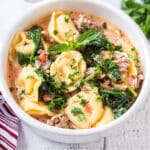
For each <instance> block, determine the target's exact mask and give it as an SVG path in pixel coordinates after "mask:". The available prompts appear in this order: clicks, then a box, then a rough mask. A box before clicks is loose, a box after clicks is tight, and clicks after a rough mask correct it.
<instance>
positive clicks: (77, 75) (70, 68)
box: [50, 51, 86, 92]
mask: <svg viewBox="0 0 150 150" xmlns="http://www.w3.org/2000/svg"><path fill="white" fill-rule="evenodd" d="M85 71H86V63H85V61H84V60H83V58H82V55H81V54H80V53H79V52H77V51H69V52H63V53H61V54H60V55H59V56H58V57H57V59H56V60H55V62H53V63H52V65H51V68H50V73H51V75H54V79H55V81H57V82H65V84H66V86H67V88H68V92H70V91H73V90H75V89H76V86H75V85H76V84H77V83H78V82H79V81H80V80H81V79H82V78H83V77H84V75H85Z"/></svg>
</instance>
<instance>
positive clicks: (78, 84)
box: [7, 10, 144, 129]
mask: <svg viewBox="0 0 150 150" xmlns="http://www.w3.org/2000/svg"><path fill="white" fill-rule="evenodd" d="M7 66H8V67H7V75H8V86H9V88H10V91H11V93H12V95H13V97H14V98H15V99H16V101H17V103H18V105H19V106H20V107H21V108H22V109H23V110H24V111H25V112H26V113H28V114H29V115H31V116H32V117H34V118H35V119H37V120H39V121H41V122H43V123H45V124H47V125H51V126H55V127H60V128H68V129H88V128H94V127H100V126H104V125H106V124H108V123H110V122H112V121H113V120H115V119H117V118H118V117H120V116H121V115H123V114H124V113H125V112H126V111H127V110H128V109H129V108H130V107H131V106H132V104H133V103H134V102H135V100H136V97H137V96H138V94H139V92H140V88H141V85H142V81H143V79H144V76H143V72H142V66H141V63H140V60H139V57H138V53H137V50H136V48H135V47H134V46H133V45H132V43H131V42H130V40H129V38H128V37H127V36H126V35H125V33H124V32H123V31H122V30H121V29H119V28H118V27H117V26H116V25H114V24H113V23H111V22H110V21H108V20H106V19H104V18H102V17H98V16H95V15H91V14H88V13H83V12H67V11H61V10H59V11H54V12H52V13H50V15H48V16H45V17H43V18H41V19H39V20H37V21H36V22H35V23H34V25H32V26H31V25H30V26H28V27H27V28H25V29H23V30H21V31H17V32H16V34H15V35H14V37H13V39H12V42H11V45H10V49H9V54H8V65H7Z"/></svg>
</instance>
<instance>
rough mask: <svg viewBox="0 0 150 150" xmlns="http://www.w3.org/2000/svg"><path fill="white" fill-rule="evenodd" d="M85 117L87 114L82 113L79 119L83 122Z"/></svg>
mask: <svg viewBox="0 0 150 150" xmlns="http://www.w3.org/2000/svg"><path fill="white" fill-rule="evenodd" d="M84 119H85V115H84V114H80V115H79V117H78V121H79V122H82V121H83V120H84Z"/></svg>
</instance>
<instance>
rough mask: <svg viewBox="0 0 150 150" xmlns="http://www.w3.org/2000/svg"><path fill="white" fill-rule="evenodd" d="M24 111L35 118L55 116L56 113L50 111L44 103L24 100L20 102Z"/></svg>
mask: <svg viewBox="0 0 150 150" xmlns="http://www.w3.org/2000/svg"><path fill="white" fill-rule="evenodd" d="M20 106H21V107H22V109H23V110H24V111H25V112H27V113H28V114H30V115H31V116H34V117H40V116H53V115H54V114H55V113H54V112H51V111H50V110H49V109H48V105H45V103H43V102H33V101H28V100H26V99H23V100H21V101H20Z"/></svg>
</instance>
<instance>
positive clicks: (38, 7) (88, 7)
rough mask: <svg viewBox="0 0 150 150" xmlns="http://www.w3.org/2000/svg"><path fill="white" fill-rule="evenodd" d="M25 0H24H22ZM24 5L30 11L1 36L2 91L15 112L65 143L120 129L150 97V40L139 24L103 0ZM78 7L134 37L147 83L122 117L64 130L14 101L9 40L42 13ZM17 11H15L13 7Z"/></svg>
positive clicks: (26, 121)
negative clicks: (9, 83)
mask: <svg viewBox="0 0 150 150" xmlns="http://www.w3.org/2000/svg"><path fill="white" fill-rule="evenodd" d="M20 1H22V0H20ZM18 2H19V0H18ZM22 5H24V6H27V7H30V9H28V11H24V13H22V14H21V17H20V18H21V19H18V20H17V21H15V24H14V26H13V27H11V29H9V30H8V31H7V33H8V34H7V36H6V37H5V38H4V39H1V40H2V42H1V44H2V45H0V46H1V54H0V77H1V78H0V90H1V91H2V93H3V96H4V97H5V99H6V101H7V102H8V104H9V105H10V106H11V108H12V109H13V110H14V112H15V113H16V115H17V116H18V117H19V118H20V119H21V120H22V121H23V122H24V123H25V124H27V125H28V126H30V128H32V129H33V130H34V131H35V132H37V133H38V134H40V135H41V136H44V137H46V138H48V139H51V140H54V141H58V142H64V143H81V142H90V141H94V140H96V139H98V138H99V137H100V136H106V134H108V133H110V132H111V131H112V130H113V129H115V128H118V126H119V125H120V124H121V123H122V122H124V121H126V120H127V118H128V117H129V116H131V114H133V113H135V112H136V111H137V110H138V108H140V106H141V105H142V104H143V103H144V101H145V98H146V96H147V93H148V90H149V87H150V86H149V82H150V72H149V64H150V54H149V51H150V48H149V47H148V43H147V40H146V38H145V37H144V35H143V33H142V32H141V30H140V29H139V27H138V26H137V25H136V24H135V23H134V22H133V21H132V20H131V19H130V18H129V17H128V16H127V15H125V14H124V13H123V12H122V11H120V10H118V9H116V8H114V7H112V6H109V5H108V4H106V3H104V2H101V1H93V0H75V1H72V0H61V1H60V0H47V1H45V2H42V3H39V4H25V2H22ZM20 7H21V6H20ZM60 9H61V10H62V9H63V10H77V11H83V12H89V13H92V14H95V15H97V16H102V17H104V18H106V19H108V20H110V21H111V22H113V23H115V24H116V25H118V26H119V27H120V28H121V29H122V30H123V31H124V32H125V33H126V34H127V35H128V36H129V38H130V39H131V41H132V43H133V44H134V45H135V47H136V48H137V49H138V52H139V55H140V59H141V61H142V65H143V71H144V76H145V79H144V82H143V85H142V89H141V92H140V94H139V96H138V98H137V100H136V102H135V103H134V104H133V106H132V107H131V108H130V109H129V110H128V111H127V112H126V113H125V114H124V115H122V116H121V117H120V118H118V119H116V120H115V121H113V122H112V123H109V124H108V125H105V126H102V127H99V128H92V129H85V130H69V129H61V128H56V127H52V126H48V125H45V124H43V123H41V122H39V121H37V120H35V119H34V118H32V117H30V116H29V115H28V114H26V113H25V112H24V111H23V110H22V109H21V108H20V107H19V106H18V105H17V103H16V102H15V100H14V98H13V97H12V96H11V93H10V91H9V89H8V87H7V83H6V62H7V54H8V51H7V50H8V48H9V43H10V41H11V39H12V37H13V35H14V33H15V32H16V31H17V30H20V29H23V28H24V27H25V26H27V25H29V24H30V23H31V22H33V21H34V20H36V19H37V18H39V17H40V16H43V15H45V14H47V13H50V12H51V11H53V10H60ZM14 11H15V10H14Z"/></svg>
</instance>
